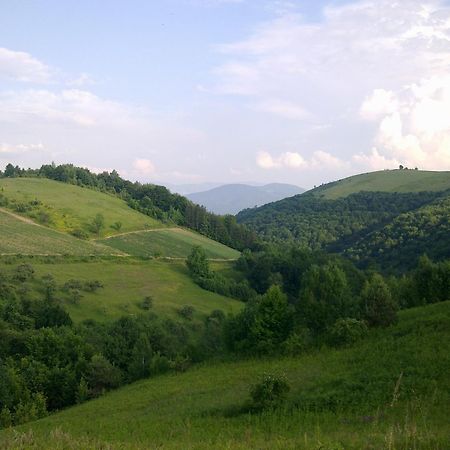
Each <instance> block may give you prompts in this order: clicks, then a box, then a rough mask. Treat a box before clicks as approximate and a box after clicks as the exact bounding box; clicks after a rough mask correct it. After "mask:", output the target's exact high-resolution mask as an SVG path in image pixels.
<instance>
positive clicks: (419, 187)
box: [309, 170, 450, 200]
mask: <svg viewBox="0 0 450 450" xmlns="http://www.w3.org/2000/svg"><path fill="white" fill-rule="evenodd" d="M447 189H450V172H431V171H423V170H383V171H379V172H371V173H365V174H360V175H355V176H352V177H349V178H345V179H343V180H340V181H335V182H333V183H328V184H325V185H323V186H320V187H318V188H316V189H313V190H311V191H309V192H311V193H313V194H314V195H318V196H320V197H322V198H327V199H330V200H333V199H336V198H340V197H346V196H348V195H350V194H355V193H357V192H362V191H366V192H402V193H408V192H424V191H445V190H447Z"/></svg>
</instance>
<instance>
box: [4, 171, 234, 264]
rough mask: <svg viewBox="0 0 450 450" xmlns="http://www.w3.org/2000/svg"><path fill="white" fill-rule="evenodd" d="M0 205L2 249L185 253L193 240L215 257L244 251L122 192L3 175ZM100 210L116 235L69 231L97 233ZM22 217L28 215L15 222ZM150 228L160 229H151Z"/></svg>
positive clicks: (30, 252) (105, 231)
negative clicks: (142, 208)
mask: <svg viewBox="0 0 450 450" xmlns="http://www.w3.org/2000/svg"><path fill="white" fill-rule="evenodd" d="M0 205H3V206H4V211H9V212H10V214H9V215H8V216H5V214H2V216H1V219H0V231H2V232H3V236H4V237H5V239H3V242H2V243H0V253H12V254H28V255H36V254H51V255H55V254H67V255H75V256H80V255H99V254H102V255H109V254H113V255H114V254H127V255H132V256H154V255H155V254H156V255H159V256H166V257H172V258H177V257H178V258H184V257H186V256H187V255H188V254H189V253H190V251H191V249H192V247H193V246H194V245H201V246H202V247H204V249H205V250H206V252H207V254H208V257H210V258H217V259H235V258H237V257H238V256H239V252H237V251H236V250H233V249H231V248H229V247H227V246H226V245H223V244H220V243H218V242H216V241H213V240H212V239H209V238H207V237H204V236H201V235H199V234H198V233H195V232H193V231H190V230H186V229H180V228H175V226H174V225H167V224H163V223H162V222H160V221H157V220H155V219H153V218H151V217H148V216H147V215H145V214H142V213H140V212H138V211H136V210H134V209H131V208H130V207H129V206H128V205H127V204H126V203H125V201H123V200H121V199H119V198H117V197H114V196H112V195H109V194H105V193H102V192H98V191H95V190H92V189H86V188H82V187H80V186H76V185H71V184H66V183H62V182H58V181H53V180H48V179H45V178H1V179H0ZM6 208H8V210H7V209H6ZM11 214H13V215H15V216H16V218H14V217H12V216H11ZM97 214H101V215H102V216H103V218H104V227H103V228H102V229H101V230H100V234H101V235H103V236H104V237H111V236H115V235H117V236H116V237H113V238H111V239H105V240H103V241H102V242H99V241H97V242H95V243H94V242H93V241H86V240H81V239H75V238H74V237H73V236H71V235H69V234H67V233H74V234H75V235H80V234H82V235H84V236H85V237H87V236H90V237H94V236H95V237H98V233H95V232H94V230H92V226H91V223H92V221H93V219H94V217H95V216H96V215H97ZM17 219H23V220H22V221H20V223H17V224H16V225H14V224H15V223H16V222H17ZM26 221H28V222H26ZM33 221H34V223H33ZM35 222H37V223H38V224H39V226H36V223H35ZM117 224H120V226H117ZM33 225H34V226H33ZM171 226H173V227H174V229H173V231H171V229H170V227H171ZM150 230H152V233H153V232H154V233H155V234H148V233H147V231H150ZM134 232H137V233H136V234H134ZM130 233H131V234H130ZM6 237H7V238H6ZM104 244H106V245H104Z"/></svg>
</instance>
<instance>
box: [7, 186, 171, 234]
mask: <svg viewBox="0 0 450 450" xmlns="http://www.w3.org/2000/svg"><path fill="white" fill-rule="evenodd" d="M0 192H1V193H2V194H3V195H4V196H5V197H6V198H7V199H8V200H9V201H13V202H14V205H17V204H20V203H22V204H23V203H29V202H32V201H34V200H38V201H39V202H42V206H41V210H42V211H44V212H45V213H46V214H48V216H49V220H48V223H46V224H47V225H48V226H49V227H51V228H55V229H57V230H59V231H65V232H70V231H72V230H74V229H84V230H87V229H88V227H89V224H90V223H91V222H92V220H93V218H94V217H95V216H96V214H99V213H100V214H102V215H103V217H104V219H105V228H104V230H103V231H102V235H105V236H109V235H112V234H115V233H118V231H117V230H114V229H113V228H111V225H113V224H114V223H116V222H120V223H121V228H120V232H127V231H135V230H144V229H147V228H158V227H161V226H162V224H161V223H160V222H158V221H157V220H155V219H152V218H151V217H147V216H145V215H144V214H141V213H139V212H137V211H135V210H133V209H131V208H130V207H129V206H128V205H127V204H126V203H125V202H124V201H123V200H121V199H119V198H118V197H114V196H113V195H109V194H105V193H102V192H98V191H95V190H92V189H87V188H82V187H80V186H75V185H71V184H66V183H61V182H58V181H53V180H48V179H45V178H2V179H0ZM14 205H13V206H14ZM30 214H31V215H33V211H30V213H29V214H28V215H30Z"/></svg>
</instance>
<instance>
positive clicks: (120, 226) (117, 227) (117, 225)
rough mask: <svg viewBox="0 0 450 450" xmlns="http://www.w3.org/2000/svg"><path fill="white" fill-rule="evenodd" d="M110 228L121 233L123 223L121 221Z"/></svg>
mask: <svg viewBox="0 0 450 450" xmlns="http://www.w3.org/2000/svg"><path fill="white" fill-rule="evenodd" d="M110 227H111V228H112V229H113V230H116V231H120V230H121V228H122V222H120V221H117V222H114V223H113V224H112V225H110Z"/></svg>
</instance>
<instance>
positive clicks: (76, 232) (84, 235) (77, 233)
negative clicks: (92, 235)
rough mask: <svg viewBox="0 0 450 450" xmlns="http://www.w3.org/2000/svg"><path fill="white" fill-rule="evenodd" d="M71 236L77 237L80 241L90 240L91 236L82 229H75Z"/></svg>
mask: <svg viewBox="0 0 450 450" xmlns="http://www.w3.org/2000/svg"><path fill="white" fill-rule="evenodd" d="M70 234H71V235H72V236H75V237H76V238H78V239H84V240H86V239H88V238H89V234H88V233H86V231H84V230H82V229H81V228H75V229H74V230H72V231H71V232H70Z"/></svg>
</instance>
